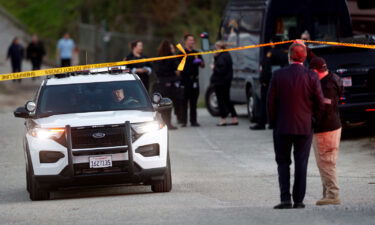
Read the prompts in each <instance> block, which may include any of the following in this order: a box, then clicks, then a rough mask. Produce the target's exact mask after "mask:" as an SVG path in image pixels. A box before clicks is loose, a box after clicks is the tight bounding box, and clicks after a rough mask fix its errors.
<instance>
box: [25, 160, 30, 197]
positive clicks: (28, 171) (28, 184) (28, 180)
mask: <svg viewBox="0 0 375 225" xmlns="http://www.w3.org/2000/svg"><path fill="white" fill-rule="evenodd" d="M28 167H29V166H27V167H26V169H25V171H26V190H27V191H28V192H29V193H30V189H31V174H30V169H29V168H28Z"/></svg>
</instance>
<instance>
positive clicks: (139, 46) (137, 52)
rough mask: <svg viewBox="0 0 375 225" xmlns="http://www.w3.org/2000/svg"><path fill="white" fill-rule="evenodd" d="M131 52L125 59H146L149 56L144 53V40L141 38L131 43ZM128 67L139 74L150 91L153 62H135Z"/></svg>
mask: <svg viewBox="0 0 375 225" xmlns="http://www.w3.org/2000/svg"><path fill="white" fill-rule="evenodd" d="M130 49H131V52H130V53H129V55H128V56H126V58H125V59H124V60H126V61H128V60H137V59H145V58H148V57H146V56H145V55H143V42H142V41H140V40H136V41H133V42H131V43H130ZM127 68H129V69H130V71H131V72H132V73H135V74H137V75H138V76H139V78H140V79H141V80H142V83H143V85H144V86H145V88H146V90H147V91H149V88H150V87H149V85H150V84H149V76H150V75H151V73H152V69H151V64H150V63H149V62H145V63H135V64H129V65H127Z"/></svg>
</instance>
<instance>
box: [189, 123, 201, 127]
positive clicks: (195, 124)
mask: <svg viewBox="0 0 375 225" xmlns="http://www.w3.org/2000/svg"><path fill="white" fill-rule="evenodd" d="M191 126H192V127H200V126H201V125H200V124H199V123H192V124H191Z"/></svg>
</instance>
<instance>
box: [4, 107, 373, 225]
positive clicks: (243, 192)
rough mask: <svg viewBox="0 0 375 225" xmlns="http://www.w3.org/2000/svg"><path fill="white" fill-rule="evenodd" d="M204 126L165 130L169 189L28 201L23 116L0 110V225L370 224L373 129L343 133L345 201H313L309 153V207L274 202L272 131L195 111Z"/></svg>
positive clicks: (85, 192)
mask: <svg viewBox="0 0 375 225" xmlns="http://www.w3.org/2000/svg"><path fill="white" fill-rule="evenodd" d="M199 120H200V123H201V125H202V127H201V128H192V127H187V128H180V129H178V130H176V131H172V132H171V133H170V150H171V153H170V155H171V163H172V176H173V190H172V192H170V193H163V194H155V193H152V192H151V188H150V187H147V186H137V187H126V186H125V187H124V186H120V187H105V188H103V187H102V188H90V189H78V190H65V191H59V192H54V193H52V199H51V200H48V201H41V202H32V201H30V200H29V197H28V193H27V191H26V187H25V162H24V158H23V150H22V135H23V134H22V133H23V121H22V119H15V118H13V116H12V113H11V111H10V110H8V109H5V110H2V111H1V110H0V128H1V135H0V146H1V149H0V171H1V175H0V224H171V225H172V224H173V225H174V224H189V225H190V224H202V225H203V224H204V225H206V224H215V225H219V224H223V225H224V224H225V225H229V224H319V225H321V224H356V225H357V224H366V225H368V224H375V195H374V193H375V166H374V162H375V148H374V146H375V144H374V143H375V142H374V138H373V137H374V133H373V132H369V131H367V130H363V129H358V130H354V131H350V132H348V133H346V134H345V138H344V140H343V141H342V148H341V152H340V155H339V162H338V164H339V165H338V167H339V168H338V170H339V182H340V186H341V199H342V205H339V206H323V207H318V206H315V205H314V204H315V201H316V200H318V199H319V198H320V197H321V181H320V177H319V174H318V170H317V168H316V165H315V159H314V155H313V154H311V157H310V164H309V173H308V187H307V194H306V198H305V203H306V205H307V208H306V209H291V210H274V209H272V207H273V206H274V205H275V204H277V203H278V202H279V198H278V196H279V192H278V184H277V171H276V164H275V162H274V153H273V144H272V138H271V131H270V130H265V131H250V130H249V129H248V125H249V124H248V122H247V120H246V118H241V119H240V125H239V126H237V127H234V126H233V127H216V126H215V124H216V122H217V121H216V118H212V117H211V116H209V115H208V114H207V112H206V110H204V109H200V110H199Z"/></svg>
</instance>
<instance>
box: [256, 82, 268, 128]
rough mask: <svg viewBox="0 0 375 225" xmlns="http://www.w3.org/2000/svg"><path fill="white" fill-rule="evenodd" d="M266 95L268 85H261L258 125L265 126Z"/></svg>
mask: <svg viewBox="0 0 375 225" xmlns="http://www.w3.org/2000/svg"><path fill="white" fill-rule="evenodd" d="M267 93H268V85H262V86H261V88H260V100H261V115H260V118H259V121H258V124H260V125H266V124H267Z"/></svg>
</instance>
